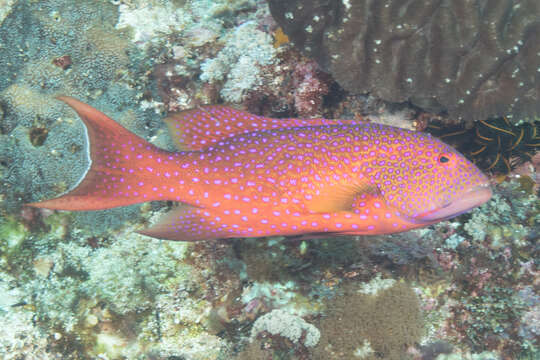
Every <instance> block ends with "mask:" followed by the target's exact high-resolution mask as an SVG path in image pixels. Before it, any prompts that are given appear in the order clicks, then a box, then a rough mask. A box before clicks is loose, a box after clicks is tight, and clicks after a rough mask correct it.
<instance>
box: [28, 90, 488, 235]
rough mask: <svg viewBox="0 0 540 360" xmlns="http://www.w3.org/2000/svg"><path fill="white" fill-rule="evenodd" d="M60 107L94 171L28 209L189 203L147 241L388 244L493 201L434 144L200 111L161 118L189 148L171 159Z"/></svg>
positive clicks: (466, 166)
mask: <svg viewBox="0 0 540 360" xmlns="http://www.w3.org/2000/svg"><path fill="white" fill-rule="evenodd" d="M59 99H60V100H62V101H64V102H66V103H67V104H68V105H70V106H71V107H72V108H73V109H75V111H76V112H77V113H78V114H79V116H80V118H81V119H82V120H83V122H84V123H85V125H86V129H87V134H88V139H89V151H90V157H91V160H92V162H91V166H90V168H89V169H88V171H87V173H86V174H85V176H84V178H83V179H82V180H81V182H80V183H79V184H78V185H77V186H76V187H75V188H74V189H72V190H71V191H69V192H68V193H67V194H65V195H62V196H60V197H58V198H56V199H52V200H45V201H42V202H36V203H31V204H29V205H31V206H35V207H42V208H49V209H62V210H98V209H108V208H113V207H117V206H124V205H129V204H135V203H141V202H146V201H151V200H170V201H176V202H179V203H181V205H180V206H179V207H178V208H177V209H174V210H172V211H170V212H169V213H168V214H166V215H165V216H164V217H163V218H162V219H161V221H159V222H158V223H157V224H156V225H154V226H153V227H151V228H149V229H146V230H144V231H141V233H142V234H146V235H149V236H152V237H156V238H161V239H171V240H183V241H196V240H205V239H216V238H231V237H257V236H271V235H301V234H324V233H328V234H335V235H353V234H390V233H396V232H401V231H407V230H410V229H414V228H418V227H423V226H427V225H429V224H433V223H436V222H438V221H441V220H445V219H449V218H451V217H454V216H456V215H459V214H461V213H464V212H466V211H469V210H470V209H472V208H474V207H476V206H479V205H481V204H483V203H485V202H486V201H488V200H489V199H490V197H491V189H490V187H489V181H488V178H487V177H486V176H485V175H484V174H482V172H481V171H480V170H479V169H478V168H477V167H476V166H475V165H473V164H472V163H471V162H469V161H468V160H467V159H465V158H464V157H463V155H461V154H460V153H458V152H457V151H456V150H454V149H452V148H451V147H450V146H448V145H446V144H445V143H443V142H442V141H440V140H438V139H436V138H433V137H431V136H430V135H428V134H423V133H418V132H413V131H407V130H403V129H399V128H394V127H390V126H383V125H379V124H372V123H359V122H355V121H351V120H330V119H309V120H302V119H271V118H265V117H262V116H257V115H252V114H249V113H247V112H244V111H239V110H235V109H232V108H229V107H225V106H204V107H202V108H200V109H194V110H188V111H185V112H181V113H178V114H174V115H172V116H170V117H169V118H167V119H165V121H166V122H167V124H168V126H169V128H170V131H171V135H172V136H173V138H174V139H175V140H176V142H177V144H178V147H179V148H180V149H181V151H179V152H167V151H164V150H161V149H159V148H156V147H155V146H153V145H152V144H150V143H148V142H147V141H146V140H144V139H142V138H140V137H138V136H136V135H135V134H133V133H131V132H129V131H128V130H126V129H125V128H124V127H122V126H121V125H119V124H118V123H116V122H114V121H113V120H111V119H110V118H108V117H107V116H106V115H104V114H103V113H101V112H99V111H98V110H96V109H94V108H92V107H91V106H89V105H87V104H84V103H82V102H80V101H77V100H75V99H73V98H70V97H60V98H59Z"/></svg>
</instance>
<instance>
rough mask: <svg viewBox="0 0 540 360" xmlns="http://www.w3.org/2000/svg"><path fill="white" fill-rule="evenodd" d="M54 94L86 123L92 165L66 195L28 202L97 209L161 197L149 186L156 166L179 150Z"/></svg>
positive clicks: (90, 108) (67, 97)
mask: <svg viewBox="0 0 540 360" xmlns="http://www.w3.org/2000/svg"><path fill="white" fill-rule="evenodd" d="M58 99H59V100H61V101H63V102H65V103H66V104H68V105H69V106H70V107H72V108H73V109H74V110H75V111H76V112H77V114H78V115H79V117H80V118H81V120H82V121H83V122H84V124H85V127H86V135H87V143H88V152H89V157H90V166H89V168H88V170H87V172H86V174H84V175H83V177H82V178H81V180H80V181H79V183H78V184H77V185H76V186H75V187H74V188H73V189H71V190H70V191H68V192H67V193H66V194H63V195H61V196H59V197H57V198H54V199H50V200H44V201H40V202H34V203H29V204H27V205H29V206H33V207H38V208H47V209H56V210H101V209H109V208H113V207H118V206H125V205H130V204H136V203H141V202H146V201H150V200H157V199H159V194H158V192H156V191H155V190H153V188H154V187H155V186H154V185H155V183H156V180H155V179H156V178H155V172H156V170H157V169H156V170H154V168H155V167H156V166H158V165H164V166H166V164H167V162H171V163H172V162H174V160H175V157H177V156H178V154H173V153H169V152H166V151H164V150H161V149H159V148H157V147H155V146H154V145H152V144H150V143H149V142H147V141H146V140H144V139H142V138H141V137H139V136H137V135H135V134H133V133H132V132H130V131H129V130H127V129H126V128H124V127H123V126H121V125H120V124H118V123H116V122H115V121H114V120H112V119H110V118H109V117H107V116H106V115H105V114H103V113H102V112H100V111H98V110H96V109H94V108H93V107H91V106H90V105H88V104H85V103H83V102H81V101H78V100H76V99H74V98H72V97H69V96H60V97H58ZM152 183H153V184H154V185H152Z"/></svg>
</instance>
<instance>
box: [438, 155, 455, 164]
mask: <svg viewBox="0 0 540 360" xmlns="http://www.w3.org/2000/svg"><path fill="white" fill-rule="evenodd" d="M452 158H453V157H452V154H447V153H442V154H439V157H438V158H437V162H438V163H439V164H440V165H446V166H447V165H450V164H449V163H450V161H451V160H452Z"/></svg>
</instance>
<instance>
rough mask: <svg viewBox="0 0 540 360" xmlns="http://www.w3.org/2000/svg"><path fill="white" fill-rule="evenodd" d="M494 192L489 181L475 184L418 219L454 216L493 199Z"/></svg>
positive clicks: (428, 219) (425, 219)
mask: <svg viewBox="0 0 540 360" xmlns="http://www.w3.org/2000/svg"><path fill="white" fill-rule="evenodd" d="M492 194H493V193H492V191H491V187H490V186H489V183H484V184H480V185H477V186H474V187H472V188H470V189H469V190H467V191H466V192H465V193H463V194H462V195H461V196H460V197H458V198H457V199H455V200H454V201H451V202H449V203H448V204H446V205H444V206H443V207H442V208H439V209H436V210H432V211H429V212H427V213H424V214H421V215H419V216H418V219H419V220H422V221H429V222H431V221H441V220H446V219H450V218H453V217H454V216H458V215H461V214H463V213H465V212H467V211H469V210H471V209H473V208H475V207H477V206H480V205H482V204H484V203H485V202H487V201H488V200H489V199H491V195H492Z"/></svg>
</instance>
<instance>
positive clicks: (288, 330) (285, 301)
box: [0, 0, 540, 360]
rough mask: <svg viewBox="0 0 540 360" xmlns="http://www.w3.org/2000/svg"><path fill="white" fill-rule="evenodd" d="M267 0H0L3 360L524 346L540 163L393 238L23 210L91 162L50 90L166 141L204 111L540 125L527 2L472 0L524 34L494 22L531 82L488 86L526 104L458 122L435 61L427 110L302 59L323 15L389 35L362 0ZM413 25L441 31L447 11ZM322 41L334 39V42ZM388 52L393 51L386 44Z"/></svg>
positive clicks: (129, 214)
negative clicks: (249, 235) (157, 227)
mask: <svg viewBox="0 0 540 360" xmlns="http://www.w3.org/2000/svg"><path fill="white" fill-rule="evenodd" d="M275 3H277V2H274V1H270V5H271V8H272V14H271V12H270V7H269V6H268V4H267V3H266V2H265V1H261V0H231V1H227V0H217V1H209V0H193V1H182V0H171V1H160V0H116V1H106V0H94V1H90V0H87V1H69V0H54V1H52V0H50V1H46V0H45V1H22V0H19V1H17V0H0V272H1V277H0V323H1V324H2V326H1V327H0V357H2V358H4V359H91V358H101V359H135V358H141V359H142V358H148V359H171V360H172V359H186V360H192V359H194V360H195V359H201V360H203V359H204V360H207V359H234V358H237V359H302V360H305V359H406V358H410V359H438V360H444V359H536V358H538V356H539V352H538V337H539V333H540V327H539V324H540V308H539V300H540V299H539V295H538V287H539V286H540V283H539V276H538V275H539V274H538V259H539V248H538V238H539V237H540V211H539V209H540V206H539V205H540V203H539V200H538V184H539V170H538V169H539V167H538V166H539V163H540V159H539V158H538V154H537V155H536V156H531V157H529V158H527V161H524V163H523V161H522V163H521V164H520V166H519V167H517V168H515V169H514V170H513V171H512V172H510V173H506V174H504V175H501V174H493V181H494V193H495V195H494V197H493V199H492V200H491V201H490V202H489V203H487V204H486V205H484V206H482V207H481V208H477V209H475V210H473V211H472V212H470V213H468V214H465V215H462V216H460V217H458V218H455V219H453V220H452V221H447V222H442V223H440V224H437V225H435V226H431V227H429V228H426V229H421V230H417V231H411V232H408V233H404V234H398V235H393V236H374V237H348V238H337V239H336V238H329V239H317V240H309V241H304V240H302V239H284V238H264V239H238V240H228V241H209V242H201V243H196V244H191V243H180V242H169V241H158V240H153V239H149V238H146V237H143V236H140V235H138V234H135V233H134V231H135V230H137V229H141V228H144V227H146V226H147V225H148V224H149V223H151V222H152V221H154V220H155V219H156V218H157V217H158V216H159V215H160V214H162V213H163V212H166V211H167V210H168V208H169V207H170V206H171V204H164V203H157V202H156V203H149V204H143V205H136V206H130V207H125V208H119V209H113V210H107V211H96V212H82V213H70V212H52V211H47V210H36V209H29V208H26V207H24V206H23V204H24V203H27V202H30V201H37V200H40V199H44V198H50V197H52V196H55V195H58V194H60V193H61V192H63V191H65V190H66V189H68V188H70V187H71V186H72V185H73V184H75V183H76V182H77V180H78V179H79V178H80V176H81V174H82V173H84V171H85V169H86V166H87V164H88V160H87V155H86V151H85V148H84V147H85V144H84V139H83V127H82V124H81V122H80V121H79V119H78V118H77V116H76V114H75V113H74V112H73V111H71V110H70V109H69V108H67V106H65V105H63V104H62V103H61V102H59V101H57V100H56V99H55V96H58V95H70V96H73V97H76V98H78V99H80V100H82V101H85V102H87V103H89V104H91V105H92V106H94V107H96V108H98V109H99V110H101V111H103V112H105V113H106V114H108V115H109V116H111V117H112V118H114V119H115V120H117V121H118V122H120V123H121V124H122V125H124V126H125V127H127V128H128V129H130V130H131V131H134V132H135V133H136V134H138V135H140V136H142V137H144V138H145V139H147V140H149V141H150V142H152V143H153V144H155V145H157V146H159V147H162V148H166V149H170V150H173V145H172V143H171V140H170V139H169V137H168V135H167V132H166V129H165V125H164V124H163V123H162V121H161V119H162V118H163V117H164V116H165V114H166V112H167V111H176V110H180V109H186V108H192V107H195V106H197V105H200V104H212V103H231V104H233V105H234V106H236V107H239V108H244V109H247V110H249V111H252V112H256V113H258V114H262V115H267V116H276V117H279V116H298V117H316V116H325V117H342V118H365V119H368V120H369V121H374V122H382V123H386V124H390V125H394V126H400V127H404V128H408V129H424V128H427V127H428V125H429V124H431V123H432V122H433V121H436V122H437V124H438V125H442V126H443V128H442V130H441V131H442V132H443V133H444V129H445V128H444V126H446V125H448V124H454V125H455V124H465V123H467V124H468V125H467V126H471V123H473V121H474V120H484V119H487V116H488V115H489V116H508V117H509V118H510V119H511V120H512V124H513V125H514V124H516V125H517V124H519V123H521V122H528V123H532V124H534V121H538V118H537V116H538V104H539V102H538V91H539V90H538V89H539V88H540V85H539V84H540V82H539V75H538V74H539V73H540V72H539V71H537V69H540V64H539V63H538V62H537V60H538V57H539V56H540V55H539V54H538V53H536V54H535V53H534V51H539V50H538V49H537V48H535V46H538V44H539V42H538V41H536V42H531V41H530V40H529V39H530V36H532V35H531V34H536V33H537V32H538V27H539V25H538V24H540V21H539V20H538V18H539V17H540V14H539V13H538V11H539V10H538V5H536V4H537V2H534V1H524V2H522V6H523V9H525V10H527V11H524V10H523V9H522V10H515V11H513V10H512V9H513V8H512V9H511V10H512V11H510V10H508V8H507V7H506V8H505V7H504V6H502V5H501V4H502V3H503V2H501V1H491V2H489V1H488V2H484V3H485V6H487V8H486V9H487V10H490V9H491V10H492V11H491V12H489V11H488V12H487V15H486V16H488V15H489V18H490V19H494V21H495V20H496V21H495V22H497V24H502V25H504V24H507V23H508V24H514V22H515V23H520V24H522V25H523V28H519V29H520V30H519V31H518V30H512V28H511V27H509V28H507V30H508V33H509V34H510V35H511V36H510V35H509V36H508V37H504V39H505V41H506V40H507V41H510V40H512V41H515V42H516V44H518V45H519V41H521V42H522V44H521V45H519V46H518V47H517V48H516V49H514V48H511V50H512V52H511V54H508V55H509V56H508V58H512V61H510V63H511V64H512V65H516V64H518V65H519V66H521V67H520V69H522V71H523V72H524V73H525V74H526V75H523V76H525V78H526V81H527V82H526V83H524V85H522V86H519V83H520V82H519V79H520V76H521V74H522V73H519V75H517V77H518V79H517V80H515V81H514V80H512V81H510V80H508V79H507V78H508V77H510V79H513V78H511V72H510V73H507V72H505V71H506V70H505V69H506V67H505V66H502V67H501V69H502V70H501V75H500V76H499V77H498V78H495V80H497V79H499V80H500V79H503V80H505V81H506V80H508V81H509V82H505V83H504V84H510V85H507V86H506V85H505V86H506V87H504V88H503V90H501V91H502V92H503V93H504V94H510V93H511V92H509V91H508V89H509V87H510V88H511V84H514V85H515V86H516V89H515V91H516V92H515V93H514V94H513V95H512V96H514V97H518V99H519V100H518V101H516V102H515V104H516V105H508V104H506V105H504V104H505V103H504V102H502V100H497V101H499V102H500V103H501V104H502V105H501V106H499V107H488V108H490V109H494V110H495V111H496V113H490V112H486V110H485V109H484V110H483V108H481V109H476V108H474V107H473V109H476V110H475V111H474V112H473V113H467V111H465V110H464V109H470V107H467V108H466V107H465V105H464V104H463V103H460V101H459V100H460V97H458V96H457V95H456V96H454V95H455V91H454V90H452V89H454V88H452V86H454V85H453V83H452V82H450V85H449V82H447V81H446V79H447V78H448V77H447V76H446V75H444V76H443V74H442V73H437V72H436V71H434V72H432V75H433V77H432V78H430V79H428V80H426V81H429V82H430V84H433V86H434V87H435V88H436V89H438V90H437V91H439V92H437V94H438V96H439V97H438V100H439V101H438V104H437V106H431V105H432V104H427V103H425V102H421V101H416V100H415V99H421V98H423V97H425V95H426V94H425V93H424V92H423V91H426V92H427V93H430V91H431V90H421V87H414V88H411V89H412V90H407V91H405V89H404V88H400V87H395V86H393V85H392V82H394V81H395V80H396V79H402V78H403V76H405V75H406V74H405V75H404V73H399V77H398V76H397V75H396V76H394V77H392V73H390V72H389V73H388V78H387V80H388V81H386V82H385V81H382V82H381V86H380V87H377V88H376V87H375V85H374V84H378V82H376V81H375V80H380V73H377V72H374V73H370V72H369V71H366V70H365V69H363V70H362V71H363V72H360V75H362V76H368V78H369V79H370V81H367V82H365V83H362V85H359V84H360V83H356V84H357V85H356V86H357V87H356V88H353V87H352V84H351V83H347V82H345V81H343V80H344V79H343V75H342V74H341V75H340V74H337V73H335V71H332V66H330V67H325V64H324V63H323V62H322V61H321V58H320V57H318V55H320V54H323V53H324V54H326V55H324V56H327V59H328V58H333V55H335V53H326V51H327V50H328V49H326V48H324V47H319V48H317V50H318V51H319V50H320V51H319V52H317V53H315V52H313V51H312V52H310V51H309V49H306V47H305V44H306V41H307V40H305V39H306V34H317V32H316V31H320V32H321V33H322V32H324V28H323V27H322V24H327V23H328V21H327V17H324V16H323V15H326V14H328V15H332V16H337V15H340V17H339V18H340V19H341V20H340V21H341V22H342V23H347V21H343V19H346V18H350V19H353V20H354V21H353V20H351V21H350V23H351V24H353V25H354V26H360V27H361V28H362V29H363V32H361V31H360V32H358V34H361V35H362V36H366V37H370V38H372V40H373V41H374V44H375V45H379V44H377V40H379V39H378V37H377V36H376V35H378V34H379V33H378V32H377V31H381V34H382V35H385V34H386V35H385V36H387V37H388V34H387V33H385V32H382V29H383V28H384V27H382V25H384V24H382V25H381V24H377V23H375V24H373V23H370V25H371V26H374V28H373V29H374V30H373V31H371V30H370V29H369V28H368V27H367V26H363V25H362V22H361V20H362V19H363V18H362V17H361V16H360V15H358V11H359V10H358V8H357V6H358V4H364V3H367V2H364V1H358V2H353V1H351V2H349V1H345V0H344V1H342V2H339V1H337V2H334V3H333V5H331V6H333V7H332V9H334V10H335V9H337V10H335V11H334V10H333V11H334V12H330V11H328V12H321V8H316V7H315V8H314V9H312V10H313V12H311V13H310V12H309V10H310V8H309V6H306V7H304V8H303V12H300V11H297V10H294V11H293V10H291V9H289V10H287V9H284V10H283V11H281V10H280V9H277V10H276V5H275ZM296 3H299V2H297V1H290V2H287V4H296ZM318 3H319V2H317V1H313V2H311V4H318ZM321 3H322V2H321ZM325 3H326V4H332V2H331V1H330V2H325ZM401 3H402V2H401V1H398V0H396V1H390V2H389V4H391V5H393V6H396V7H397V8H399V6H400V4H401ZM408 3H409V4H412V5H414V4H416V3H417V2H414V1H413V2H408ZM465 3H466V2H456V4H457V5H455V6H458V7H459V6H462V7H464V6H466V5H465ZM506 3H508V4H513V5H515V4H514V3H513V2H512V1H510V2H506ZM351 4H353V5H351ZM381 4H382V2H381ZM486 4H487V5H486ZM289 6H293V5H289ZM381 6H382V5H381ZM490 6H491V7H490ZM332 9H331V10H332ZM411 9H412V10H414V9H415V7H414V6H413V7H412V8H410V9H408V10H406V11H405V10H404V12H403V14H405V15H411V14H414V12H411V11H412V10H411ZM278 10H279V11H281V12H280V14H281V15H279V14H278V15H276V14H277V13H278ZM323 10H324V9H323ZM338 10H339V11H338ZM349 10H350V13H349V12H347V11H349ZM379 10H380V11H381V13H383V14H386V13H385V12H384V8H380V9H379ZM509 12H510V13H511V14H512V17H511V18H512V21H511V22H505V21H506V20H504V16H503V15H504V14H507V13H509ZM289 13H290V14H291V15H288V14H289ZM392 13H393V12H390V14H392ZM422 14H423V13H422ZM422 14H420V15H422ZM272 15H274V16H275V17H276V19H277V21H278V22H276V21H275V20H274V19H273V17H272ZM420 15H418V18H420V20H421V16H420ZM424 15H425V14H424ZM280 16H281V17H280ZM291 16H292V18H291ZM425 16H427V15H425ZM497 16H499V17H497ZM501 16H502V17H503V18H502V19H501ZM519 16H522V17H523V18H519ZM316 17H318V20H316ZM516 17H517V18H516ZM380 18H381V19H383V17H380ZM405 18H406V16H405ZM418 18H415V19H416V20H418ZM394 19H395V18H392V17H390V18H389V20H388V21H389V22H390V23H392V21H393V20H394ZM301 20H302V21H304V22H302V21H301ZM412 20H414V19H412ZM412 20H411V22H410V23H412ZM305 21H307V22H305ZM278 23H279V24H280V25H281V26H283V28H281V27H280V26H279V25H278ZM425 23H428V24H431V25H433V24H437V25H438V26H439V27H440V30H441V34H445V33H452V34H455V32H452V31H455V28H447V27H449V26H451V22H448V21H446V22H445V21H439V22H438V21H436V19H435V20H434V19H431V18H429V19H427V20H426V21H425ZM310 24H311V31H309V29H310V28H309V27H308V26H310ZM316 24H321V27H320V28H319V27H317V26H315V25H316ZM472 24H476V23H475V22H474V21H473V22H472ZM531 24H532V25H531ZM398 25H399V24H398ZM473 27H474V26H472V25H471V28H473ZM291 29H292V30H291ZM351 29H352V30H350V29H347V30H344V31H354V29H355V28H354V27H352V28H351ZM523 29H526V30H527V31H525V30H523ZM488 30H489V29H488ZM294 31H297V32H298V31H300V32H301V34H303V35H302V36H304V42H302V38H300V40H298V39H297V38H296V37H295V33H294ZM475 31H477V34H480V35H479V36H482V34H483V33H482V31H487V30H486V29H483V28H479V29H477V30H475ZM520 31H525V33H526V35H527V37H526V38H524V39H521V38H520V37H519V36H520V35H521V34H522V32H520ZM535 32H536V33H535ZM434 34H435V35H436V33H434ZM287 35H290V36H291V39H292V40H294V42H295V44H293V43H292V42H291V41H290V40H289V37H288V36H287ZM296 35H298V34H296ZM382 35H381V36H382ZM488 35H489V34H485V37H483V38H482V39H488V38H489V37H488ZM533 38H536V39H538V37H533ZM309 39H311V38H309V37H308V40H309ZM317 39H318V38H317V37H314V38H313V39H311V40H309V41H311V43H310V44H311V45H312V46H314V45H315V44H316V43H315V41H316V40H317ZM384 39H385V38H383V37H381V40H384ZM428 39H429V41H438V42H439V41H446V40H441V38H437V37H432V38H428ZM452 39H455V38H452ZM508 39H510V40H508ZM411 41H412V40H411ZM486 41H487V40H486ZM368 43H369V44H371V43H370V42H368ZM325 44H326V45H330V47H331V48H332V51H341V52H343V51H344V50H343V47H341V48H340V47H339V46H338V45H340V44H341V43H340V42H339V41H337V40H336V42H326V43H325ZM295 45H296V47H295ZM308 45H309V44H308ZM382 45H384V44H382V41H381V46H382ZM415 46H416V45H415V44H412V45H411V44H410V43H409V44H408V43H405V44H404V45H403V49H404V50H403V54H404V56H403V57H400V58H399V59H398V60H399V62H400V64H403V65H402V66H403V67H402V68H404V69H406V68H407V66H409V68H410V69H413V70H414V69H416V68H415V67H414V66H413V64H412V62H411V61H412V60H411V59H410V54H409V53H408V51H409V50H410V51H412V50H411V49H421V47H419V46H416V47H415ZM516 46H517V45H516ZM448 48H450V47H448ZM314 49H315V48H311V50H314ZM345 49H346V48H345ZM531 49H532V50H531ZM370 50H372V49H370ZM533 50H534V51H533ZM478 51H479V52H480V55H479V56H480V57H481V59H484V60H485V61H484V62H481V65H482V66H485V67H486V68H489V66H492V64H490V63H489V62H490V61H491V60H492V59H493V57H492V55H493V54H492V53H489V52H488V53H482V51H483V50H482V49H480V50H478ZM338 55H339V53H338ZM308 56H310V57H308ZM311 56H313V58H311ZM342 56H345V55H342ZM441 56H442V55H441ZM535 56H536V57H535ZM370 59H371V58H370ZM453 59H454V58H453ZM371 60H373V61H375V58H373V59H371ZM371 60H370V61H371ZM380 60H381V61H383V62H385V61H388V62H390V61H392V59H391V58H389V57H388V56H386V57H385V54H384V53H382V55H381V58H380ZM353 65H354V64H353ZM320 66H322V67H320ZM415 66H416V65H415ZM479 66H480V65H479ZM508 66H510V65H508ZM535 66H536V67H535ZM353 67H354V66H353ZM482 69H484V68H483V67H482ZM508 69H510V68H508ZM512 69H513V68H512ZM512 69H510V70H508V71H511V70H512ZM531 69H532V70H531ZM529 70H530V71H532V72H528V71H529ZM326 71H330V72H329V73H328V72H326ZM344 71H346V70H344ZM355 71H360V70H358V69H356V70H355ZM411 71H412V70H411ZM415 71H416V70H415ZM482 71H483V70H482ZM482 71H479V73H481V72H482ZM349 74H352V73H349ZM366 74H367V75H366ZM370 74H371V75H370ZM489 74H493V73H489ZM508 74H510V75H508ZM413 75H414V74H413ZM507 75H508V76H507ZM415 76H416V75H415ZM351 78H352V77H351ZM407 78H409V77H407V76H405V77H404V79H405V83H404V84H405V85H406V84H407V81H406V79H407ZM410 78H411V79H414V81H415V82H414V84H415V86H416V79H417V78H415V77H414V76H411V77H410ZM336 80H337V81H338V82H336ZM418 80H419V81H423V80H422V79H418ZM358 81H360V80H358ZM501 81H502V80H501ZM495 83H498V82H497V81H495ZM501 83H502V82H501ZM402 85H403V84H402ZM400 86H401V85H400ZM523 86H526V90H527V91H526V92H525V94H524V93H522V92H521V91H522V90H521V88H522V87H523ZM458 87H459V86H458ZM459 88H462V89H464V87H459ZM366 91H371V93H370V94H364V92H366ZM498 99H499V98H498ZM531 99H533V100H534V101H532V100H531ZM395 101H400V103H396V102H395ZM494 101H495V100H494ZM513 103H514V102H512V104H513ZM428 105H429V106H428ZM520 106H521V108H520V109H521V110H519V111H517V110H516V111H514V110H515V109H516V107H520ZM428 111H431V112H428ZM473 124H474V123H473ZM464 126H465V125H464ZM531 129H532V128H531ZM531 131H532V130H531ZM496 150H497V149H496ZM533 150H534V149H533ZM518 155H519V154H518ZM495 175H497V176H495Z"/></svg>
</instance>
